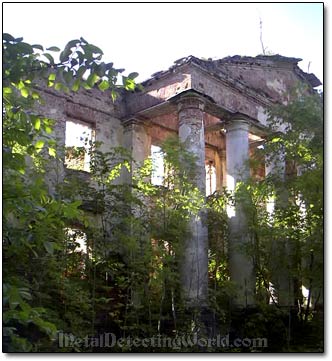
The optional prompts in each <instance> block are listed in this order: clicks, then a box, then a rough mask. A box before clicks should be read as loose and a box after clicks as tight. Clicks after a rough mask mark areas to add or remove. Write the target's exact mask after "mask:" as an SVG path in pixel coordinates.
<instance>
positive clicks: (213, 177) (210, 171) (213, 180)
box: [205, 160, 217, 196]
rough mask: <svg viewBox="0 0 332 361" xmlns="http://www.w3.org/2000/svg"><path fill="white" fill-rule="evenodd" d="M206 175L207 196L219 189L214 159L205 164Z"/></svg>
mask: <svg viewBox="0 0 332 361" xmlns="http://www.w3.org/2000/svg"><path fill="white" fill-rule="evenodd" d="M205 175H206V196H209V195H211V194H213V193H214V192H215V191H216V190H217V172H216V167H215V165H214V163H213V161H211V160H210V161H208V162H207V163H206V164H205Z"/></svg>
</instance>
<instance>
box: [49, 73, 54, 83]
mask: <svg viewBox="0 0 332 361" xmlns="http://www.w3.org/2000/svg"><path fill="white" fill-rule="evenodd" d="M55 78H56V74H55V73H52V74H50V75H49V76H48V80H49V81H54V80H55Z"/></svg>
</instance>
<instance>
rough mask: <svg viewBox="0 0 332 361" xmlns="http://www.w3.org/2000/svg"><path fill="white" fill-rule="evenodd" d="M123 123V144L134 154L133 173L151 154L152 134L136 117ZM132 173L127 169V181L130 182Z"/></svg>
mask: <svg viewBox="0 0 332 361" xmlns="http://www.w3.org/2000/svg"><path fill="white" fill-rule="evenodd" d="M123 125H124V129H123V144H124V147H125V148H126V149H127V150H128V151H129V153H130V154H131V156H132V159H133V162H132V164H131V167H132V173H133V172H134V171H135V169H137V168H138V167H139V166H141V165H143V163H144V160H145V159H147V158H148V157H149V156H150V153H151V136H150V134H149V131H148V126H147V125H146V124H145V123H144V122H142V121H139V120H137V119H135V118H131V119H128V120H126V121H125V122H124V123H123ZM132 175H133V174H129V172H128V171H126V172H125V174H124V176H123V177H124V180H125V182H129V183H130V182H131V177H132Z"/></svg>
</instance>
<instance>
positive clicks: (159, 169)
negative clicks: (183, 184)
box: [151, 145, 165, 186]
mask: <svg viewBox="0 0 332 361" xmlns="http://www.w3.org/2000/svg"><path fill="white" fill-rule="evenodd" d="M151 160H152V175H151V183H152V184H153V185H155V186H161V185H163V183H164V178H165V162H164V153H163V151H162V149H161V147H159V146H157V145H151Z"/></svg>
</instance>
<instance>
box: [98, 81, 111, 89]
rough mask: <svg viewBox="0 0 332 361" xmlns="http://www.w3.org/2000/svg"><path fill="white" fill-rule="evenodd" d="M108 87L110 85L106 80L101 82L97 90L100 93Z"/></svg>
mask: <svg viewBox="0 0 332 361" xmlns="http://www.w3.org/2000/svg"><path fill="white" fill-rule="evenodd" d="M109 87H110V84H109V82H108V81H107V80H103V81H102V82H101V83H100V84H99V85H98V88H99V89H100V90H101V91H105V90H107V89H108V88H109Z"/></svg>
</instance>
